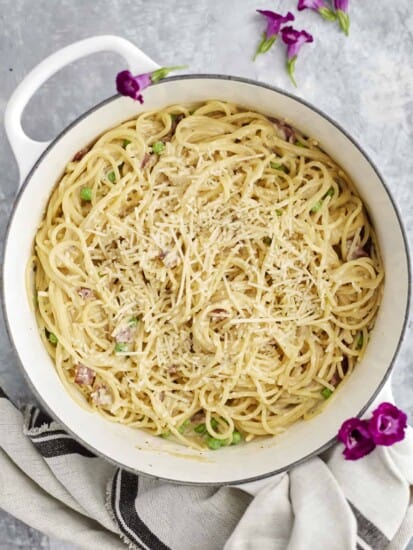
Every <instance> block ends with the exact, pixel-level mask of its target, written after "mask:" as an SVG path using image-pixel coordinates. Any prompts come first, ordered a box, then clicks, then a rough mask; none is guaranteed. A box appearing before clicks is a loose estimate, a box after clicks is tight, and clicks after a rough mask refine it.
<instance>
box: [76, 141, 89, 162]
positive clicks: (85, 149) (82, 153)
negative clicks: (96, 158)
mask: <svg viewBox="0 0 413 550" xmlns="http://www.w3.org/2000/svg"><path fill="white" fill-rule="evenodd" d="M91 148H92V146H91V145H87V146H86V147H83V149H80V150H79V151H78V152H77V153H76V154H75V156H74V157H73V158H72V162H78V161H79V160H82V158H83V157H84V156H85V155H86V153H89V151H90V149H91Z"/></svg>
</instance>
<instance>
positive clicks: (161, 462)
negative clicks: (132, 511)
mask: <svg viewBox="0 0 413 550" xmlns="http://www.w3.org/2000/svg"><path fill="white" fill-rule="evenodd" d="M101 50H112V51H115V52H117V53H120V54H122V55H123V56H124V57H125V59H126V61H127V63H128V65H129V68H130V70H131V71H132V72H134V73H140V72H145V71H150V70H154V69H155V68H157V65H156V64H155V63H154V62H153V61H151V60H150V59H149V58H147V57H146V56H145V55H144V54H143V53H142V52H141V51H140V50H138V49H137V48H136V47H135V46H133V45H132V44H131V43H129V42H127V41H126V40H124V39H122V38H118V37H114V36H100V37H94V38H90V39H88V40H83V41H81V42H78V43H76V44H73V45H71V46H68V47H67V48H64V49H63V50H60V51H59V52H57V53H55V54H54V55H52V56H51V57H49V58H48V59H46V60H45V61H43V62H42V63H41V64H40V65H39V66H38V67H36V68H35V69H34V70H33V71H32V72H31V73H30V74H29V75H28V76H27V77H26V78H25V80H24V81H23V82H22V83H21V85H20V86H19V87H18V88H17V90H16V91H15V93H14V95H13V96H12V98H11V100H10V102H9V104H8V106H7V109H6V119H5V122H6V130H7V134H8V137H9V140H10V143H11V145H12V147H13V150H14V153H15V155H16V158H17V161H18V164H19V168H20V174H21V179H22V181H23V184H22V187H21V189H20V192H19V194H18V197H17V200H16V202H15V205H14V209H13V213H12V216H11V220H10V224H9V228H8V234H7V241H6V246H5V255H4V278H3V284H4V286H3V291H4V296H3V300H4V306H5V314H6V318H7V323H8V329H9V332H10V337H11V340H12V341H13V343H14V346H15V348H16V350H17V353H18V355H19V357H20V360H21V363H22V366H23V369H24V372H25V374H26V376H27V378H28V380H29V382H30V384H31V387H32V389H33V390H34V392H35V393H36V395H37V396H38V398H39V399H40V400H41V401H42V402H43V404H44V405H45V407H46V408H47V409H48V410H49V411H50V412H51V414H52V415H53V416H54V417H55V418H56V419H57V420H58V421H59V422H60V423H62V424H63V425H64V426H65V427H66V428H67V430H68V431H69V432H71V433H72V434H73V436H74V437H76V438H77V439H78V440H80V441H81V442H83V444H84V445H85V446H86V447H88V448H89V449H91V450H92V451H94V452H95V453H97V454H100V455H103V456H105V457H106V458H108V459H109V460H111V461H113V462H116V463H117V464H119V465H121V466H122V467H125V468H128V469H131V470H133V471H136V472H142V473H145V474H149V475H153V476H156V477H158V478H164V479H167V480H172V481H177V482H184V483H204V484H208V483H213V484H227V483H241V482H245V481H250V480H252V479H257V478H261V477H265V476H268V475H270V474H273V473H276V472H279V471H282V470H285V469H287V468H290V467H291V466H292V465H294V464H297V462H300V461H302V460H305V459H306V458H308V457H310V456H311V455H313V454H316V453H319V452H320V451H321V450H324V449H326V448H327V447H328V446H329V445H331V443H332V442H333V440H334V437H335V436H336V434H337V431H338V428H339V427H340V425H341V423H342V422H343V421H344V420H345V419H347V418H349V417H352V416H356V415H360V414H361V413H362V412H363V411H364V410H365V409H366V407H367V406H368V404H369V403H371V401H372V400H373V398H374V397H375V396H376V394H377V393H378V391H379V389H380V388H381V387H382V386H383V384H384V382H385V380H386V378H387V377H388V376H389V373H390V369H391V366H392V364H393V362H394V359H395V356H396V353H397V351H398V347H399V345H400V341H401V337H402V333H403V331H404V327H405V324H406V317H407V311H408V304H409V293H410V276H409V275H410V274H409V261H408V251H407V246H406V239H405V238H404V235H403V230H402V226H401V222H400V219H399V216H398V213H397V211H396V208H395V205H394V203H393V201H392V198H391V196H390V193H389V191H388V190H387V188H386V187H385V184H384V182H383V180H382V179H381V177H380V175H379V173H378V172H377V170H376V168H375V167H374V166H373V164H372V163H371V161H370V160H369V159H368V158H367V156H366V154H365V153H364V152H363V151H362V149H361V148H360V146H359V145H357V144H356V143H355V142H354V140H353V139H352V138H351V137H350V136H348V135H347V134H346V132H345V131H344V130H343V129H341V128H340V127H339V126H338V125H337V124H336V123H335V122H333V121H332V120H331V119H329V118H328V117H326V116H325V115H323V114H322V113H321V112H320V111H318V110H317V109H315V108H314V107H312V106H310V105H308V104H307V103H305V102H304V101H302V100H301V99H298V98H295V97H293V96H291V95H289V94H287V93H285V92H283V91H281V90H277V89H275V88H272V87H270V86H266V85H263V84H260V83H258V82H253V81H249V80H245V79H241V78H232V77H227V76H214V75H199V76H197V75H194V76H184V77H174V78H169V79H167V80H164V81H161V82H160V83H158V84H156V85H154V86H152V87H150V88H148V89H147V90H146V91H145V104H144V105H143V106H141V105H140V104H139V103H137V102H134V101H132V100H131V99H129V98H125V97H119V96H114V97H112V98H109V99H108V100H106V101H104V102H103V103H101V104H100V105H97V106H96V107H95V108H93V109H91V110H90V111H89V112H87V113H85V114H84V115H83V116H81V117H80V118H79V119H78V120H76V121H75V122H74V123H73V124H71V125H70V126H69V127H68V128H67V129H66V130H65V131H64V132H62V133H61V134H60V135H59V136H58V137H57V138H56V139H55V140H54V141H53V142H52V143H50V144H47V143H38V142H35V141H32V140H30V139H29V138H28V137H27V136H26V135H25V134H24V132H23V130H22V127H21V122H20V121H21V114H22V111H23V109H24V107H25V105H26V103H27V102H28V100H29V99H30V97H31V95H32V94H33V93H34V92H35V91H36V89H37V88H38V87H39V86H40V85H41V84H42V83H43V82H44V81H45V80H47V78H49V77H50V76H51V75H52V74H53V73H54V72H56V71H57V70H58V69H60V68H61V67H62V66H64V65H65V64H67V63H69V62H71V61H73V60H75V59H77V58H79V57H83V56H85V55H87V54H90V53H93V52H97V51H101ZM212 98H214V99H221V100H228V101H232V102H235V103H238V104H240V105H243V106H247V107H249V108H250V109H253V110H256V111H258V112H263V113H265V114H267V115H271V116H276V117H285V118H288V119H290V120H291V121H292V123H293V124H294V125H296V126H297V127H298V128H300V129H301V130H302V131H303V132H304V133H305V134H308V135H310V136H312V137H316V138H317V139H318V140H319V142H320V145H321V147H322V148H323V149H325V151H326V152H327V153H329V154H330V155H331V157H332V158H334V159H335V160H336V161H337V162H338V163H339V164H340V165H341V166H342V167H343V168H344V169H345V170H346V171H347V172H348V174H349V175H350V176H351V177H352V179H353V180H354V181H355V183H356V185H357V188H358V190H359V192H360V194H361V196H362V198H363V200H364V202H365V204H366V205H367V207H368V210H369V213H370V216H371V218H372V221H373V223H374V225H375V228H376V231H377V235H378V239H379V242H380V248H381V252H382V255H383V261H384V265H385V271H386V280H385V286H384V297H383V303H382V305H381V308H380V311H379V315H378V318H377V322H376V326H375V329H374V331H373V333H372V336H371V341H370V343H369V345H368V348H367V352H366V354H365V357H364V358H363V360H362V361H361V362H360V364H359V365H358V366H357V368H356V369H355V372H354V373H353V374H352V375H351V377H350V379H349V380H348V381H347V382H346V383H345V384H344V385H343V388H341V389H340V390H339V391H338V392H337V395H335V396H334V398H333V399H331V403H329V406H328V407H327V408H326V410H325V411H324V412H323V413H322V414H320V415H319V416H317V417H315V418H314V419H312V420H310V421H306V422H298V423H297V424H295V425H294V426H292V427H291V428H290V429H289V430H288V431H287V432H286V433H285V434H283V435H281V436H278V437H276V438H268V439H265V440H256V441H253V442H251V443H248V444H243V445H239V446H236V447H227V448H224V449H221V450H219V451H209V452H204V453H199V452H196V451H191V450H188V449H186V448H184V447H182V446H179V445H176V444H174V443H172V442H170V441H166V440H163V439H162V438H159V437H153V436H151V435H148V434H147V433H145V432H143V431H139V430H133V429H131V428H128V427H125V426H122V425H119V424H115V423H111V422H109V421H107V420H105V419H104V418H103V417H101V416H100V415H98V414H93V413H90V412H88V411H85V410H84V409H82V408H81V407H79V406H78V405H77V404H76V403H75V402H74V401H73V400H72V398H71V397H69V395H68V394H67V392H66V391H65V389H64V387H63V385H62V383H61V382H60V380H59V378H58V376H57V373H56V371H55V368H54V366H53V363H52V360H51V358H50V357H49V355H48V353H47V352H46V350H45V348H44V346H43V344H42V342H41V340H40V337H39V333H38V328H37V325H36V320H35V317H34V314H33V312H32V311H31V309H30V306H29V300H28V297H27V294H26V289H25V275H24V273H25V267H26V263H27V260H28V258H29V255H30V253H31V249H32V244H33V238H34V235H35V233H36V229H37V227H38V224H39V222H40V220H41V218H42V216H43V213H44V209H45V206H46V203H47V200H48V198H49V195H50V193H51V191H52V189H53V187H54V185H55V184H56V182H57V181H58V180H59V178H60V176H61V174H62V171H63V169H64V167H65V165H66V163H67V162H68V161H69V160H70V159H72V157H73V156H74V154H75V153H76V152H77V151H78V150H79V149H81V148H82V147H84V146H86V145H87V144H89V143H90V142H91V141H93V140H94V139H95V138H96V137H97V136H98V135H100V134H101V133H102V132H105V130H107V129H109V128H111V127H113V126H116V125H117V124H120V123H121V122H122V121H124V120H126V119H128V118H131V117H133V116H135V115H136V114H137V113H139V112H140V111H142V110H146V109H158V108H162V107H164V106H166V105H168V104H172V103H186V102H194V101H203V100H208V99H212Z"/></svg>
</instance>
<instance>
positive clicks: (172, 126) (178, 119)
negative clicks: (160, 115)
mask: <svg viewBox="0 0 413 550" xmlns="http://www.w3.org/2000/svg"><path fill="white" fill-rule="evenodd" d="M183 118H185V115H183V114H180V115H177V116H176V117H175V118H174V119H173V120H172V124H171V130H170V134H171V136H170V137H172V136H173V135H174V133H175V130H176V127H177V126H178V124H179V123H180V122H181V120H182V119H183Z"/></svg>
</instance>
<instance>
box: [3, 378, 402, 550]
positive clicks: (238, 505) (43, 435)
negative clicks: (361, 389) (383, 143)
mask: <svg viewBox="0 0 413 550" xmlns="http://www.w3.org/2000/svg"><path fill="white" fill-rule="evenodd" d="M389 391H390V390H389V389H388V388H387V389H386V392H387V395H384V394H382V395H381V396H380V400H379V401H383V400H386V401H388V400H390V399H391V395H389V394H388V392H389ZM372 408H374V405H373V407H372ZM341 451H342V449H341V447H340V446H338V445H337V446H336V447H334V448H333V449H331V450H330V451H329V452H328V453H326V454H325V455H324V456H323V457H317V458H313V459H311V460H308V461H307V462H305V463H304V464H301V465H300V466H297V467H295V468H293V469H292V470H291V471H289V472H288V473H283V474H280V475H277V476H273V477H271V478H268V479H265V480H262V481H258V482H254V483H248V484H245V485H241V486H238V487H190V486H182V485H173V484H170V483H165V482H160V481H157V480H154V479H149V478H146V477H144V476H137V475H134V474H131V473H129V472H127V471H125V470H122V469H119V468H117V467H115V466H114V465H112V464H110V463H109V462H107V461H106V460H104V459H102V458H99V457H96V456H94V455H93V454H92V453H91V452H90V451H88V450H87V449H85V448H84V447H83V446H82V445H80V444H79V443H78V442H77V441H76V440H74V439H73V438H72V437H71V436H70V435H69V434H67V433H66V432H65V430H64V429H62V427H61V426H59V424H57V423H56V422H54V421H53V420H52V419H51V418H50V417H49V416H48V415H46V414H45V413H44V412H42V411H41V410H39V409H38V408H37V407H27V408H26V410H25V411H24V413H22V412H20V411H19V410H18V409H17V408H16V407H15V406H14V405H13V404H12V403H11V402H10V400H9V399H7V397H6V396H5V395H4V393H3V392H0V507H1V508H3V509H4V510H5V511H7V512H9V513H10V514H12V515H14V516H16V517H17V518H19V519H20V520H22V521H24V522H25V523H27V524H29V525H31V526H32V527H35V528H36V529H39V530H40V531H43V532H44V533H46V534H48V535H50V536H54V537H58V538H60V539H63V540H66V541H70V542H72V543H74V544H76V545H77V546H78V547H79V548H84V549H87V550H92V549H93V550H94V549H96V548H99V550H106V549H107V550H109V549H116V548H119V549H122V548H125V545H127V546H129V548H131V549H144V550H168V549H170V550H215V549H216V550H222V549H224V550H270V549H271V550H285V549H287V550H308V549H317V550H347V549H348V550H350V549H359V550H360V549H362V550H366V549H372V550H382V549H383V550H384V549H386V550H401V549H403V548H406V546H407V544H408V542H409V539H410V537H411V536H412V535H413V506H412V505H411V493H410V491H411V485H412V484H413V434H412V430H411V429H410V428H409V431H408V432H407V437H406V439H405V440H404V441H402V442H401V443H398V444H396V445H394V446H393V447H378V448H377V449H376V450H375V451H374V452H373V453H371V454H370V455H368V456H366V457H364V458H363V459H361V460H359V461H356V462H347V461H345V460H343V457H342V454H341Z"/></svg>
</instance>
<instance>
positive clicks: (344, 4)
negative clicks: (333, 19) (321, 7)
mask: <svg viewBox="0 0 413 550" xmlns="http://www.w3.org/2000/svg"><path fill="white" fill-rule="evenodd" d="M348 2H349V0H334V9H336V10H337V11H338V10H340V11H343V12H347V11H348Z"/></svg>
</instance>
